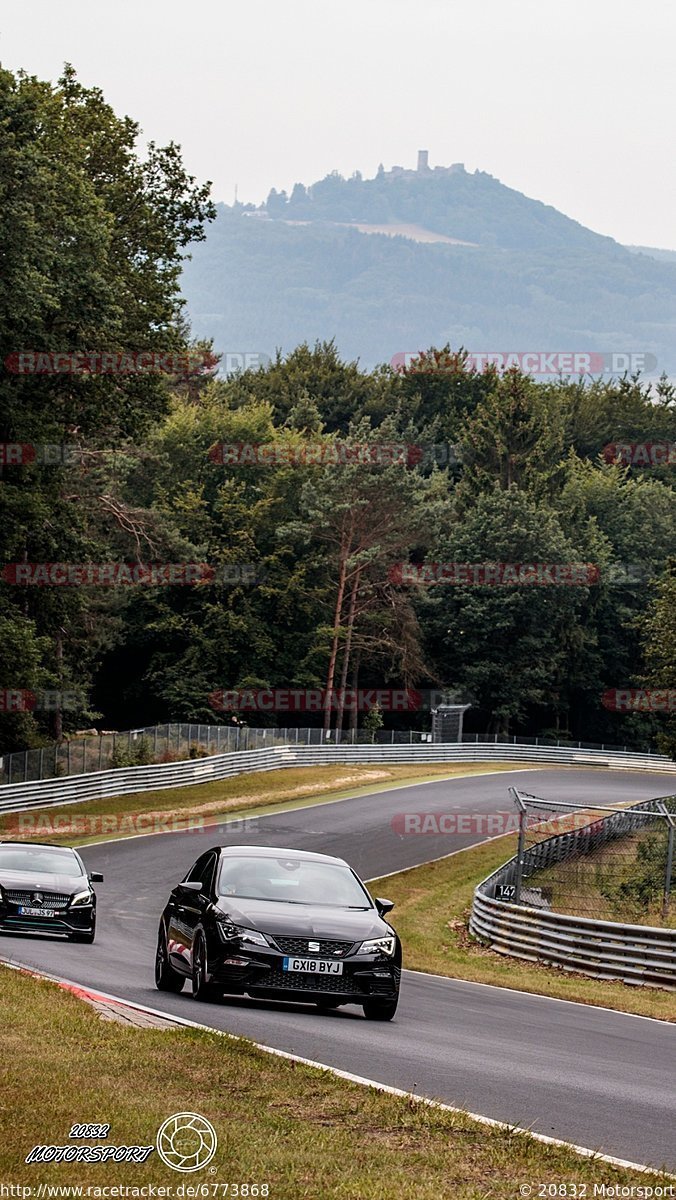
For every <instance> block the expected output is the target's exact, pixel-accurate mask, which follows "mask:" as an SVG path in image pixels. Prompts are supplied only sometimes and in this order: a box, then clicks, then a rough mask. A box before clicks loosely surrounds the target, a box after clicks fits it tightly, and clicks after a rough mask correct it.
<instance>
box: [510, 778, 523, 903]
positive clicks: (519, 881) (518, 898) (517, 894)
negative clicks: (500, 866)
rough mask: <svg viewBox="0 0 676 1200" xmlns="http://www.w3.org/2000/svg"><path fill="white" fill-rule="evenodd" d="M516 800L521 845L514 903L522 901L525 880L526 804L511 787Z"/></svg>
mask: <svg viewBox="0 0 676 1200" xmlns="http://www.w3.org/2000/svg"><path fill="white" fill-rule="evenodd" d="M509 790H510V792H511V793H512V796H513V797H514V800H515V801H516V803H517V804H518V806H519V845H518V848H517V852H516V872H515V878H514V903H515V904H520V903H521V884H522V882H523V852H524V847H525V844H526V805H525V804H524V802H523V800H522V799H521V796H520V795H519V793H518V791H517V790H516V788H512V787H511V788H510V789H509Z"/></svg>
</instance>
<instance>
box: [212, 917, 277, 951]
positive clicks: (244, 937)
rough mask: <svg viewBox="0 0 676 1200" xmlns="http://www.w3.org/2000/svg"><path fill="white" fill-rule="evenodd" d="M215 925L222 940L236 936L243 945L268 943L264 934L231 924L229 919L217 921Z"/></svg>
mask: <svg viewBox="0 0 676 1200" xmlns="http://www.w3.org/2000/svg"><path fill="white" fill-rule="evenodd" d="M216 925H217V928H218V932H219V934H220V935H221V937H222V938H223V941H224V942H229V941H231V940H232V939H233V938H237V940H238V941H239V942H240V943H241V945H243V946H268V945H269V942H268V940H267V938H266V937H265V935H264V934H262V933H259V932H258V930H257V929H245V927H244V926H243V925H233V924H232V922H231V921H217V922H216Z"/></svg>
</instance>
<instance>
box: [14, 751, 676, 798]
mask: <svg viewBox="0 0 676 1200" xmlns="http://www.w3.org/2000/svg"><path fill="white" fill-rule="evenodd" d="M446 762H448V763H453V762H519V763H522V762H529V763H558V764H564V765H568V766H590V765H593V766H601V767H628V768H632V767H633V768H634V769H638V770H651V771H673V772H676V762H673V761H672V760H671V759H668V758H666V757H664V756H661V755H642V754H638V753H632V752H631V751H627V752H622V751H617V752H613V753H608V752H607V751H600V750H598V751H594V750H577V749H575V748H573V747H563V746H523V745H521V746H519V745H516V746H514V745H509V744H505V743H498V744H496V743H494V742H486V743H481V742H479V743H477V742H469V743H467V742H450V743H446V744H444V743H432V742H426V743H423V744H422V745H417V746H416V745H413V746H411V745H405V744H404V745H396V744H395V745H394V746H391V745H390V746H388V745H378V744H376V745H371V744H368V745H362V746H359V745H356V746H352V745H349V746H348V745H339V746H331V745H326V744H324V745H323V746H301V745H288V746H275V747H271V748H270V749H266V750H240V751H237V752H233V753H230V754H214V755H211V756H210V757H209V758H199V759H187V760H186V761H185V762H177V763H154V764H152V765H150V766H145V767H119V768H116V769H114V770H110V771H92V772H90V773H89V774H87V775H68V776H66V777H65V778H59V779H43V780H40V781H36V782H32V783H16V784H15V783H10V784H4V785H3V786H2V787H0V812H11V811H22V810H25V809H29V808H44V807H49V806H51V805H55V804H77V803H80V802H82V801H83V800H100V799H103V798H104V797H107V796H124V795H129V794H130V793H132V792H149V791H153V790H155V789H157V788H175V787H188V786H189V785H191V784H196V783H212V782H214V781H216V780H219V779H229V778H230V777H231V776H233V775H240V774H245V773H250V772H251V771H274V770H279V769H280V768H282V767H291V766H302V767H310V766H329V765H331V764H333V763H335V764H338V763H342V764H345V765H348V764H350V763H388V764H390V765H393V764H397V763H399V764H402V765H404V764H407V763H415V764H417V765H419V766H420V765H424V764H425V763H446Z"/></svg>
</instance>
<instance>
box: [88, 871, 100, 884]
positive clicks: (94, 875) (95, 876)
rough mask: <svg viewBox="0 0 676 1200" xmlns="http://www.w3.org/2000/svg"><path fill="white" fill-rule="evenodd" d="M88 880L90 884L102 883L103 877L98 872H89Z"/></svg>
mask: <svg viewBox="0 0 676 1200" xmlns="http://www.w3.org/2000/svg"><path fill="white" fill-rule="evenodd" d="M89 880H90V883H103V875H102V874H101V872H100V871H90V872H89Z"/></svg>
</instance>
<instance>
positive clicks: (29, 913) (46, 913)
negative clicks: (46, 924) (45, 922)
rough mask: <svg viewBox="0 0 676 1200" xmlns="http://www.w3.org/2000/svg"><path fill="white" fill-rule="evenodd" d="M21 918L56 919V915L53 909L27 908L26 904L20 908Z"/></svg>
mask: <svg viewBox="0 0 676 1200" xmlns="http://www.w3.org/2000/svg"><path fill="white" fill-rule="evenodd" d="M19 916H20V917H55V916H56V913H55V911H54V909H53V908H27V907H26V905H25V904H22V905H20V906H19Z"/></svg>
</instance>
